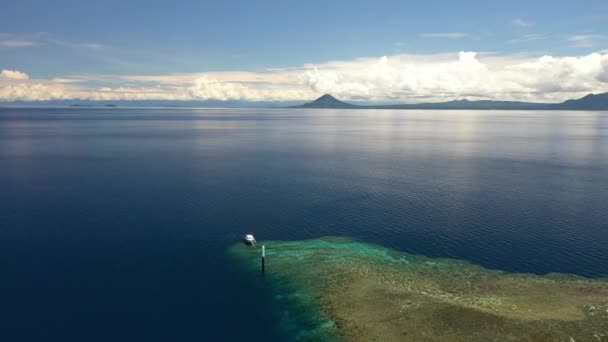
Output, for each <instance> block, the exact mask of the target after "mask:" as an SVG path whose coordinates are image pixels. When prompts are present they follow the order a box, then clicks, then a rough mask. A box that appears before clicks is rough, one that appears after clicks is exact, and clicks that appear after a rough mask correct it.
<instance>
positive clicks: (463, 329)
mask: <svg viewBox="0 0 608 342" xmlns="http://www.w3.org/2000/svg"><path fill="white" fill-rule="evenodd" d="M262 245H265V246H266V272H265V274H264V275H262V274H261V272H260V247H261V246H262ZM227 255H228V257H229V259H230V261H231V265H232V266H233V267H234V268H235V270H236V271H238V272H244V273H245V274H249V275H250V276H251V277H258V278H259V279H260V280H261V281H263V282H264V285H265V286H267V287H269V288H271V289H272V291H273V293H274V298H275V299H276V301H278V302H279V304H280V305H281V306H282V307H284V308H285V310H287V312H288V313H289V314H286V315H284V317H285V320H286V322H282V323H281V324H283V325H284V326H285V327H286V328H285V329H287V330H288V331H289V335H290V336H291V337H292V338H293V340H301V341H334V340H345V341H455V342H458V341H468V342H473V341H543V342H544V341H568V342H570V341H575V342H576V341H600V342H605V341H608V279H604V278H601V279H591V278H583V277H578V276H574V275H567V274H547V275H535V274H517V273H509V272H503V271H498V270H490V269H486V268H483V267H481V266H478V265H474V264H472V263H469V262H466V261H462V260H455V259H434V258H428V257H424V256H419V255H412V254H408V253H403V252H398V251H395V250H392V249H389V248H385V247H382V246H379V245H374V244H369V243H363V242H360V241H356V240H352V239H348V238H337V237H328V238H320V239H314V240H305V241H264V242H259V243H258V244H257V246H254V247H252V246H245V245H243V244H237V245H234V246H232V247H230V248H229V249H228V251H227Z"/></svg>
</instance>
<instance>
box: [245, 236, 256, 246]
mask: <svg viewBox="0 0 608 342" xmlns="http://www.w3.org/2000/svg"><path fill="white" fill-rule="evenodd" d="M243 240H245V243H246V244H248V245H253V244H254V243H255V238H254V237H253V235H251V234H247V235H245V237H244V238H243Z"/></svg>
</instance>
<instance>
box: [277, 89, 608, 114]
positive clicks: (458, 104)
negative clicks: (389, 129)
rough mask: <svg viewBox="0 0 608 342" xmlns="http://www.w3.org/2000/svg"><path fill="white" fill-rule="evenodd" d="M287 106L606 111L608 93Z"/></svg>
mask: <svg viewBox="0 0 608 342" xmlns="http://www.w3.org/2000/svg"><path fill="white" fill-rule="evenodd" d="M288 108H317V109H323V108H325V109H436V110H437V109H468V110H489V109H497V110H608V93H603V94H588V95H586V96H584V97H582V98H580V99H576V100H567V101H564V102H561V103H533V102H517V101H491V100H480V101H469V100H467V99H462V100H456V101H448V102H435V103H412V104H388V105H354V104H351V103H347V102H344V101H340V100H338V99H336V98H335V97H333V96H332V95H331V94H325V95H323V96H321V97H319V98H318V99H316V100H314V101H312V102H308V103H305V104H302V105H298V106H291V107H288Z"/></svg>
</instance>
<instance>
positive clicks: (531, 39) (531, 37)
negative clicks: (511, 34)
mask: <svg viewBox="0 0 608 342" xmlns="http://www.w3.org/2000/svg"><path fill="white" fill-rule="evenodd" d="M543 39H546V37H545V36H543V35H540V34H535V33H532V34H525V35H523V36H521V37H517V38H513V39H509V40H507V41H506V43H507V44H520V43H529V42H534V41H537V40H543Z"/></svg>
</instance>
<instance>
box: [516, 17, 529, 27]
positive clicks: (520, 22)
mask: <svg viewBox="0 0 608 342" xmlns="http://www.w3.org/2000/svg"><path fill="white" fill-rule="evenodd" d="M511 25H513V26H517V27H530V26H534V23H533V22H531V21H527V20H524V19H522V18H515V19H513V20H511Z"/></svg>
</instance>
